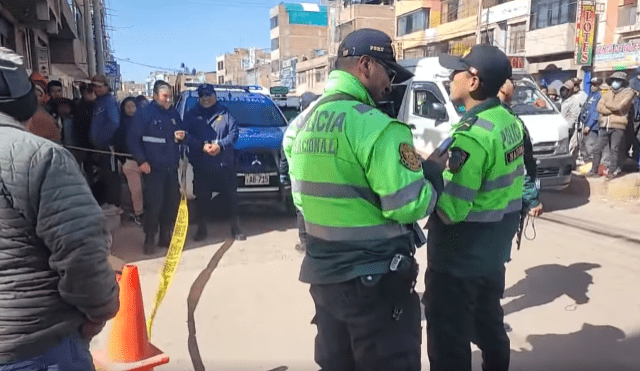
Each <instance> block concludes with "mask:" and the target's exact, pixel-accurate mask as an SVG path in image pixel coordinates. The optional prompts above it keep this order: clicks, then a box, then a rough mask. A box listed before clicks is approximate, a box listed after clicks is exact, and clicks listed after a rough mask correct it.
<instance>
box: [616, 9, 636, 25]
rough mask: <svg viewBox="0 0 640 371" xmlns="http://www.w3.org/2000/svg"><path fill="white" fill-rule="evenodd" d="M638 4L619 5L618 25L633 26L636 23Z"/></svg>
mask: <svg viewBox="0 0 640 371" xmlns="http://www.w3.org/2000/svg"><path fill="white" fill-rule="evenodd" d="M637 15H638V5H637V4H631V5H624V6H620V7H618V27H624V26H633V25H635V24H636V18H637Z"/></svg>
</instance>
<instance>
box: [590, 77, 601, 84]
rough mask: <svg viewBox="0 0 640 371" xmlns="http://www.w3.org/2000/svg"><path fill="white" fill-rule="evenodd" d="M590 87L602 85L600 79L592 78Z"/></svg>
mask: <svg viewBox="0 0 640 371" xmlns="http://www.w3.org/2000/svg"><path fill="white" fill-rule="evenodd" d="M591 84H592V85H600V84H602V79H601V78H600V77H594V78H592V79H591Z"/></svg>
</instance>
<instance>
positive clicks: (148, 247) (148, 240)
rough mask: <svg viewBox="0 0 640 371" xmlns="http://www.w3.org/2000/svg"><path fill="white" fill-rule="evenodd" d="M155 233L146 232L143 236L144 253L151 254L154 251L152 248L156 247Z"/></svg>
mask: <svg viewBox="0 0 640 371" xmlns="http://www.w3.org/2000/svg"><path fill="white" fill-rule="evenodd" d="M155 237H156V236H155V235H152V234H147V235H146V236H145V238H144V246H143V253H144V254H145V255H152V254H153V253H154V250H155V248H156V242H155V239H156V238H155Z"/></svg>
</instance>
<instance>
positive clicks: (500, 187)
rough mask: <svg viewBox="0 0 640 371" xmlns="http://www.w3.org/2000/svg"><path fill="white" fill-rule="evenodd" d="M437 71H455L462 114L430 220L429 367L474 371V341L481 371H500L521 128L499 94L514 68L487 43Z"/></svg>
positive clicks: (519, 188) (505, 357)
mask: <svg viewBox="0 0 640 371" xmlns="http://www.w3.org/2000/svg"><path fill="white" fill-rule="evenodd" d="M440 64H441V65H442V66H444V67H446V68H448V69H451V70H453V72H452V73H451V76H450V81H451V84H450V96H451V100H452V101H453V103H454V104H455V105H456V106H457V107H462V108H463V109H464V111H466V113H465V114H464V116H463V117H462V120H461V121H460V122H459V123H458V124H455V125H453V127H452V136H453V137H454V138H455V142H454V144H453V146H452V148H451V155H450V156H451V158H450V160H449V169H448V170H446V171H445V174H444V178H445V182H446V186H445V189H444V192H443V194H442V195H441V197H440V198H439V200H438V204H437V206H436V212H435V213H433V215H432V216H431V217H430V218H429V223H428V227H429V233H428V241H427V254H428V265H427V272H426V276H425V285H426V286H425V287H426V288H425V293H424V296H423V302H424V304H425V317H426V318H427V342H428V347H427V351H428V354H429V362H430V365H431V370H432V371H435V370H438V371H441V370H447V371H449V370H456V371H470V370H471V342H474V343H476V344H477V345H478V347H479V348H480V350H481V351H482V359H483V369H484V370H492V371H503V370H504V371H506V370H507V369H508V368H509V352H510V345H509V338H508V337H507V334H506V331H505V329H504V323H503V321H504V314H503V311H502V307H501V306H500V299H501V298H502V296H503V292H504V286H505V267H504V264H505V263H506V262H507V261H508V260H509V258H510V253H511V242H512V239H513V237H514V235H515V233H516V231H517V229H518V224H519V219H520V218H519V213H520V210H521V208H522V194H523V181H524V163H523V153H524V127H523V125H522V123H521V121H520V120H518V119H517V118H516V117H515V116H513V115H512V114H511V113H510V112H509V111H508V110H507V109H505V108H504V107H503V106H502V105H501V104H500V101H499V100H498V98H497V97H496V96H497V94H498V91H499V89H500V87H501V86H502V85H503V84H504V82H505V81H506V80H507V79H508V78H510V77H511V64H510V62H509V59H508V58H507V56H506V55H505V54H504V53H503V52H501V51H500V50H499V49H498V48H496V47H493V46H490V45H476V46H474V47H473V48H472V49H471V51H470V52H469V53H468V54H467V55H466V56H464V57H458V56H451V55H442V56H440Z"/></svg>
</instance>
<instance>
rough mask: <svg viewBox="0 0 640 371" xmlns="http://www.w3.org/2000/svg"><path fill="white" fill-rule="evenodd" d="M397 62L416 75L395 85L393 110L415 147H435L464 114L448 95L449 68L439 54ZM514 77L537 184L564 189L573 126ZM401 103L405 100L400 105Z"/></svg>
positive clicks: (568, 179)
mask: <svg viewBox="0 0 640 371" xmlns="http://www.w3.org/2000/svg"><path fill="white" fill-rule="evenodd" d="M399 63H400V64H401V65H403V66H404V67H405V68H407V69H409V70H410V71H411V72H413V73H414V74H415V77H414V78H412V79H410V80H408V81H406V82H405V83H403V84H400V85H394V88H393V93H392V97H391V100H392V101H393V102H394V104H393V106H394V107H392V108H391V110H392V111H395V112H397V117H398V119H399V120H400V121H403V122H406V123H407V124H409V125H410V126H411V127H412V128H413V139H414V143H415V146H416V148H419V149H423V150H424V151H426V152H431V151H433V149H434V148H435V147H436V146H438V144H439V143H440V142H442V141H443V140H444V139H445V138H447V137H448V136H449V132H450V130H451V125H452V124H454V123H456V122H458V121H459V120H460V118H461V117H462V115H463V114H464V112H462V111H459V110H456V107H454V105H453V103H452V102H451V100H450V99H449V74H450V73H451V71H450V70H447V69H445V68H443V67H442V66H440V63H439V62H438V58H437V57H430V58H421V59H410V60H402V61H400V62H399ZM513 81H514V85H515V91H514V96H513V101H512V105H511V107H512V109H513V111H514V112H515V113H516V114H518V115H519V116H520V118H521V119H522V121H524V124H525V126H526V127H527V129H528V130H529V133H530V134H531V141H532V142H533V151H534V157H535V158H536V161H537V164H538V174H537V175H538V180H539V186H540V188H541V189H545V190H561V189H564V188H566V187H567V186H568V185H569V183H570V182H571V171H572V169H573V167H574V164H575V160H574V158H573V156H572V155H571V154H570V153H569V125H568V124H567V122H566V120H565V119H564V118H562V116H560V112H558V109H557V108H556V107H555V105H554V104H553V103H552V102H551V101H550V100H549V99H548V98H547V97H546V96H544V94H542V92H541V91H540V90H539V89H538V87H537V86H536V84H535V83H534V81H533V80H532V79H531V78H529V77H527V76H524V75H520V76H519V75H515V74H514V76H513ZM397 102H402V103H401V105H400V106H399V107H398V103H397ZM534 103H536V104H534ZM395 112H394V113H395Z"/></svg>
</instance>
